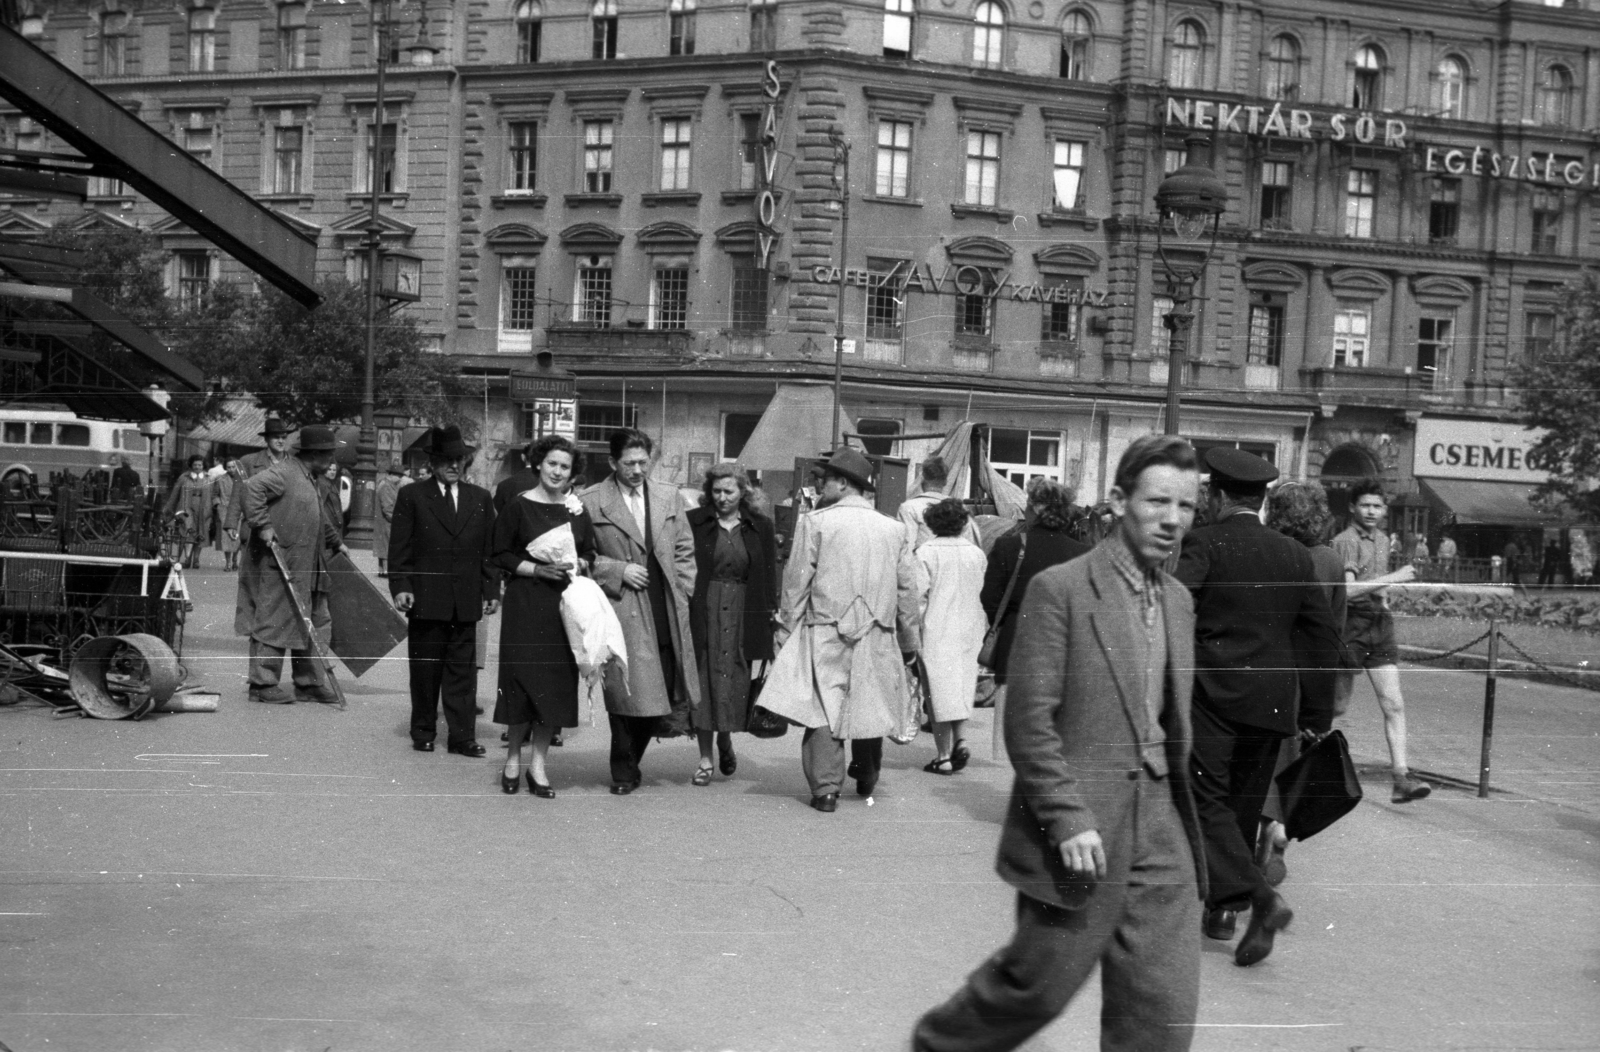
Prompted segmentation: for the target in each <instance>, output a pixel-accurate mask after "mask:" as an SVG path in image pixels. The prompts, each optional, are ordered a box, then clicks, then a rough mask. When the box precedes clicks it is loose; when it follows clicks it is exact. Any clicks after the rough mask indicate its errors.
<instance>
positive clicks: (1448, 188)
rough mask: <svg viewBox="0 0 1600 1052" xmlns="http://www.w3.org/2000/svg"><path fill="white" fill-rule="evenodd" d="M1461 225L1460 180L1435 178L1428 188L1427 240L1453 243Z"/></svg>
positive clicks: (1446, 243)
mask: <svg viewBox="0 0 1600 1052" xmlns="http://www.w3.org/2000/svg"><path fill="white" fill-rule="evenodd" d="M1460 225H1461V180H1460V179H1435V180H1434V181H1433V185H1432V186H1431V187H1429V189H1428V240H1429V241H1431V242H1433V243H1434V244H1436V245H1453V244H1455V241H1456V231H1457V229H1458V228H1459V227H1460Z"/></svg>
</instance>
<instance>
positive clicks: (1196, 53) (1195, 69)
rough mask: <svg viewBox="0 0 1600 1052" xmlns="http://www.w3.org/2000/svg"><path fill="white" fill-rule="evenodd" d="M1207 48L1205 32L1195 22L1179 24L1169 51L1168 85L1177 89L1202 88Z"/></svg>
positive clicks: (1174, 30)
mask: <svg viewBox="0 0 1600 1052" xmlns="http://www.w3.org/2000/svg"><path fill="white" fill-rule="evenodd" d="M1205 46H1206V34H1205V30H1203V29H1201V28H1200V27H1199V25H1197V24H1196V23H1194V22H1190V21H1187V20H1185V21H1182V22H1179V23H1178V25H1177V27H1176V28H1174V29H1173V31H1172V44H1171V46H1170V47H1169V48H1168V49H1167V83H1168V84H1171V85H1172V86H1173V87H1175V88H1198V87H1200V85H1201V79H1202V75H1203V68H1202V67H1203V60H1204V57H1205Z"/></svg>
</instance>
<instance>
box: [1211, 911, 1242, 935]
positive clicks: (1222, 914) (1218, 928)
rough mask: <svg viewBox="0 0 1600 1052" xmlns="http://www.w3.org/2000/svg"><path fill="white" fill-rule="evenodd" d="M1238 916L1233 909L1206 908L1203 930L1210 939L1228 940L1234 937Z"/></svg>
mask: <svg viewBox="0 0 1600 1052" xmlns="http://www.w3.org/2000/svg"><path fill="white" fill-rule="evenodd" d="M1238 918H1239V915H1238V913H1236V912H1234V911H1233V910H1225V909H1214V910H1206V919H1205V924H1204V925H1203V926H1202V930H1203V931H1204V932H1205V933H1206V938H1208V939H1218V940H1220V941H1222V942H1228V941H1230V940H1231V939H1232V938H1233V933H1234V930H1235V929H1234V925H1235V924H1236V923H1237V922H1238Z"/></svg>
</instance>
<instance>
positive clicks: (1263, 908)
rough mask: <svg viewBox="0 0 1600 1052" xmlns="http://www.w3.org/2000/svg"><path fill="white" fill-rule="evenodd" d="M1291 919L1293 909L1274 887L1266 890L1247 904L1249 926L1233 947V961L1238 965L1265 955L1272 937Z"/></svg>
mask: <svg viewBox="0 0 1600 1052" xmlns="http://www.w3.org/2000/svg"><path fill="white" fill-rule="evenodd" d="M1292 920H1294V910H1292V909H1290V908H1289V904H1288V903H1287V902H1285V901H1283V896H1282V895H1279V894H1278V893H1277V892H1276V891H1272V892H1268V893H1267V894H1265V895H1263V896H1261V897H1260V898H1259V899H1257V900H1256V902H1255V905H1253V906H1252V907H1251V908H1250V926H1249V927H1248V928H1246V929H1245V930H1244V938H1242V939H1240V940H1239V948H1238V949H1236V950H1234V951H1233V963H1234V964H1237V965H1238V966H1239V967H1241V968H1248V967H1250V966H1251V965H1252V964H1256V963H1258V962H1260V961H1264V960H1266V959H1267V955H1268V954H1270V953H1271V952H1272V939H1273V937H1274V936H1275V935H1277V934H1278V932H1280V931H1282V930H1283V929H1285V928H1287V927H1288V926H1289V922H1290V921H1292Z"/></svg>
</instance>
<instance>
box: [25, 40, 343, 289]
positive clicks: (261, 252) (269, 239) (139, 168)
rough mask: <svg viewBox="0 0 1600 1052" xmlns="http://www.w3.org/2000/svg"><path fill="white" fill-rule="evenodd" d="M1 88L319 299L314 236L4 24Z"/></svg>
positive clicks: (204, 232) (233, 249)
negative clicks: (260, 201) (215, 170)
mask: <svg viewBox="0 0 1600 1052" xmlns="http://www.w3.org/2000/svg"><path fill="white" fill-rule="evenodd" d="M0 97H3V98H5V99H6V101H8V102H10V103H11V104H12V105H14V106H16V107H17V108H18V109H20V110H21V111H22V112H23V113H26V114H27V115H28V116H29V117H32V118H33V119H34V120H36V121H38V122H39V123H40V124H42V125H44V126H45V127H46V128H48V129H50V131H51V132H52V133H54V134H55V135H56V136H58V137H59V138H61V140H62V141H64V142H66V143H68V144H69V145H70V146H71V147H72V148H73V149H75V150H77V151H78V152H79V153H81V154H83V156H84V157H86V158H88V159H89V160H90V161H91V162H93V163H94V164H96V165H109V166H112V167H114V168H115V169H116V170H118V171H120V172H122V173H123V179H124V180H125V181H126V182H128V183H129V184H130V185H131V186H133V187H134V189H136V190H138V191H139V192H140V193H142V194H144V195H145V196H146V197H148V198H150V200H152V201H154V202H155V203H156V204H158V205H160V206H161V207H162V208H164V209H166V211H168V212H169V213H171V214H172V215H173V216H175V217H176V218H178V219H179V220H181V221H183V222H184V223H187V224H188V225H189V226H190V227H191V228H193V229H194V231H195V232H196V233H198V234H200V235H201V236H202V237H204V238H206V239H207V240H208V241H211V242H212V243H213V244H215V245H216V246H217V247H218V248H221V249H222V250H223V251H225V252H227V253H228V254H229V255H231V256H233V257H234V258H235V259H237V260H238V261H239V262H241V263H243V264H244V265H245V266H247V267H249V268H250V269H251V270H253V271H255V272H256V273H257V274H260V275H261V276H262V277H263V278H265V279H266V280H268V281H270V282H272V284H274V285H276V286H277V287H278V288H280V289H282V290H283V291H284V292H285V293H287V294H288V295H289V296H291V297H293V298H294V299H296V300H298V301H299V302H300V303H303V304H305V305H306V306H308V307H314V306H316V305H317V304H318V303H319V302H321V297H320V296H319V295H318V294H317V291H316V288H315V285H316V260H317V246H316V244H315V243H314V242H312V241H310V240H308V239H307V238H305V237H304V236H302V235H301V234H300V233H299V232H298V231H297V230H295V229H294V228H293V227H292V226H290V225H289V224H288V223H287V222H285V221H284V220H283V219H281V218H280V217H279V216H277V215H275V214H274V213H273V212H272V211H271V210H270V209H268V208H266V207H264V206H263V205H261V204H259V203H257V202H256V201H255V200H254V199H253V198H251V197H250V195H248V194H246V193H245V192H244V191H242V190H240V189H239V188H238V187H236V186H234V185H233V184H232V183H230V182H228V181H227V180H226V179H224V178H222V177H221V176H220V175H218V174H217V173H215V172H213V171H212V170H211V169H209V168H207V167H206V166H205V165H203V164H201V163H200V162H199V161H198V160H196V159H195V158H193V157H191V156H189V154H187V153H186V152H184V151H183V150H181V149H179V148H178V146H177V145H176V144H175V143H173V142H170V141H169V140H168V139H167V138H166V137H165V136H163V135H161V134H160V133H159V132H157V131H156V130H155V129H154V128H152V127H150V126H149V125H147V124H145V123H144V122H143V121H141V120H139V119H138V118H137V117H134V116H133V115H132V114H130V113H128V111H127V110H125V109H123V108H122V107H121V106H119V105H118V104H117V103H116V101H115V100H113V99H112V98H111V97H110V96H108V95H106V94H104V93H102V92H101V91H100V90H99V89H98V88H96V87H95V86H94V85H92V84H90V83H89V82H88V81H86V80H84V79H83V78H82V77H80V76H78V75H77V74H75V73H73V72H72V71H71V70H69V69H67V67H65V66H63V65H62V64H61V63H59V62H57V61H56V60H55V59H54V58H52V57H51V56H49V55H47V54H45V53H44V52H43V51H41V50H39V49H38V48H36V47H34V46H33V45H32V44H30V43H29V42H28V41H27V40H26V39H24V38H23V36H22V34H20V33H18V32H17V31H16V30H15V29H13V28H12V27H11V26H8V25H4V24H0Z"/></svg>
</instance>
